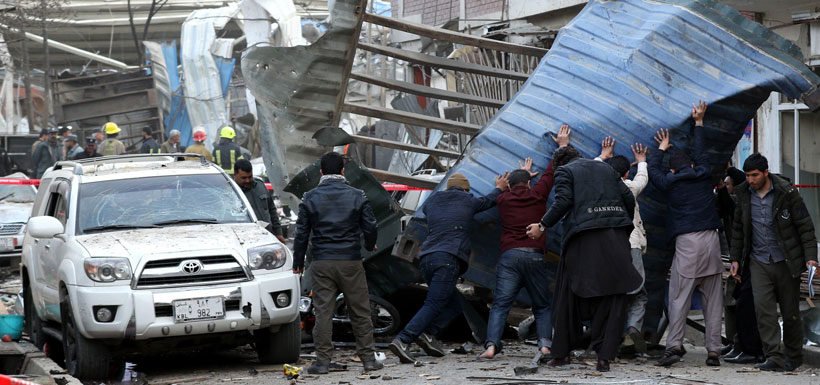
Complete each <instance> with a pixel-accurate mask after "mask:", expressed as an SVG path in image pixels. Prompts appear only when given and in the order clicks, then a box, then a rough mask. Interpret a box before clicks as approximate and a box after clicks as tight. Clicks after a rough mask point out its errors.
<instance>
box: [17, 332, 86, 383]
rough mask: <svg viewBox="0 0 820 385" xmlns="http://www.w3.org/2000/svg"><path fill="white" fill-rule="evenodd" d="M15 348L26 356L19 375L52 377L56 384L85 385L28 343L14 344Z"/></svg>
mask: <svg viewBox="0 0 820 385" xmlns="http://www.w3.org/2000/svg"><path fill="white" fill-rule="evenodd" d="M14 347H15V348H16V349H17V351H18V352H20V355H23V356H25V358H24V360H23V365H22V367H21V369H20V373H19V374H27V375H31V376H47V377H51V379H52V380H54V382H55V383H57V384H61V385H83V383H82V382H80V380H78V379H76V378H74V377H72V376H70V375H69V374H68V373H66V372H65V369H63V368H61V367H60V365H57V363H56V362H54V361H53V360H52V359H51V358H48V357H46V354H45V353H43V352H41V351H40V350H39V349H37V347H35V346H34V345H32V344H31V343H29V342H26V341H20V342H17V343H14Z"/></svg>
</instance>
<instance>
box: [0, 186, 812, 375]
mask: <svg viewBox="0 0 820 385" xmlns="http://www.w3.org/2000/svg"><path fill="white" fill-rule="evenodd" d="M0 185H17V186H39V185H40V180H39V179H23V178H0ZM382 186H383V187H384V189H385V190H387V191H390V192H392V191H424V190H429V189H426V188H421V187H413V186H407V185H403V184H396V183H387V182H385V183H382ZM801 186H802V185H801ZM265 187H266V188H267V189H268V190H273V186H272V185H271V184H270V183H265ZM817 187H820V185H818V186H817ZM0 385H2V384H0Z"/></svg>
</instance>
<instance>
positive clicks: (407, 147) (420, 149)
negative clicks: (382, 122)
mask: <svg viewBox="0 0 820 385" xmlns="http://www.w3.org/2000/svg"><path fill="white" fill-rule="evenodd" d="M351 137H353V139H354V140H355V141H356V143H362V144H373V145H376V146H379V147H385V148H393V149H397V150H404V151H410V152H417V153H420V154H427V155H435V156H439V157H442V158H452V159H458V157H459V156H461V154H459V153H457V152H455V151H447V150H439V149H437V148H429V147H424V146H417V145H415V144H408V143H401V142H396V141H392V140H385V139H378V138H371V137H369V136H361V135H351Z"/></svg>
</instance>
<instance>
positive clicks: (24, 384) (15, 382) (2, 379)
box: [0, 374, 37, 385]
mask: <svg viewBox="0 0 820 385" xmlns="http://www.w3.org/2000/svg"><path fill="white" fill-rule="evenodd" d="M0 385H37V384H36V383H34V382H31V381H26V380H21V379H18V378H14V377H9V376H6V375H4V374H0Z"/></svg>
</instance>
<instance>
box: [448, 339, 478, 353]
mask: <svg viewBox="0 0 820 385" xmlns="http://www.w3.org/2000/svg"><path fill="white" fill-rule="evenodd" d="M450 353H453V354H473V344H471V343H469V342H465V343H464V345H461V346H459V347H457V348H455V349H453V350H450Z"/></svg>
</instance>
